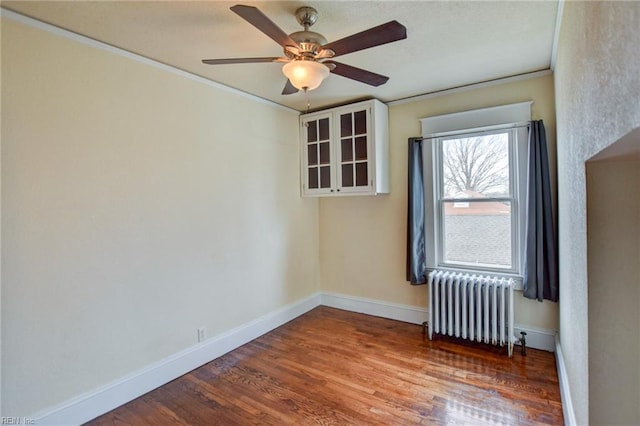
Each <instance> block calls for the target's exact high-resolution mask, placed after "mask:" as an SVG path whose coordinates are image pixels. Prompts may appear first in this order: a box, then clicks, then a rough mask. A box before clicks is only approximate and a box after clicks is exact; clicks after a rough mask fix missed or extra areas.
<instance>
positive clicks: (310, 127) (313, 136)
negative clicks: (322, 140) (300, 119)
mask: <svg viewBox="0 0 640 426" xmlns="http://www.w3.org/2000/svg"><path fill="white" fill-rule="evenodd" d="M317 140H318V125H317V124H316V122H315V121H309V122H308V123H307V142H315V141H317Z"/></svg>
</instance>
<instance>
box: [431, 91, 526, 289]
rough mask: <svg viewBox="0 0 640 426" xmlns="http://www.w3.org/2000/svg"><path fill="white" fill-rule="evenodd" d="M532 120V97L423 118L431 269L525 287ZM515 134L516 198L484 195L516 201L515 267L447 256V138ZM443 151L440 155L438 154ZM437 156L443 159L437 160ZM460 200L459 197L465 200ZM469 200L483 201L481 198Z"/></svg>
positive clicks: (512, 139)
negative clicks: (511, 281)
mask: <svg viewBox="0 0 640 426" xmlns="http://www.w3.org/2000/svg"><path fill="white" fill-rule="evenodd" d="M530 119H531V102H523V103H518V104H511V105H504V106H499V107H493V108H485V109H482V110H473V111H465V112H462V113H454V114H447V115H443V116H435V117H427V118H423V119H422V120H421V124H422V136H423V138H424V142H423V143H424V144H425V145H424V149H423V164H424V170H425V174H424V184H425V185H424V187H425V237H426V249H427V256H426V258H427V259H426V260H427V262H426V263H427V265H426V267H427V270H428V271H431V270H433V269H444V270H448V271H456V272H465V273H471V274H473V273H475V274H490V275H497V276H504V277H511V278H514V280H515V281H516V286H517V287H521V285H522V275H523V267H524V244H525V227H526V192H527V187H526V182H527V158H526V157H527V140H528V131H527V128H526V126H527V125H528V123H529V121H530ZM505 132H507V133H509V142H508V146H509V186H510V191H509V192H510V197H495V198H489V199H486V198H483V199H482V201H480V202H488V201H496V200H503V199H508V200H509V201H511V214H510V216H511V220H510V223H511V268H500V267H491V266H484V265H482V266H480V265H464V264H461V263H451V262H445V261H444V254H445V253H444V250H445V244H444V243H445V242H444V235H443V232H445V231H444V226H443V225H444V223H443V221H444V214H443V211H442V210H443V209H444V203H446V202H453V201H454V199H450V198H444V197H442V196H441V194H440V191H444V186H443V182H442V179H443V161H442V141H443V140H446V139H453V138H457V137H459V138H464V137H472V136H478V135H489V134H495V133H505ZM438 156H439V158H438ZM434 159H437V160H438V161H437V162H434ZM459 200H460V199H458V201H459ZM464 201H465V202H466V201H469V202H474V201H478V199H476V198H470V199H464Z"/></svg>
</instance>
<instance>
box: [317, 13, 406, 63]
mask: <svg viewBox="0 0 640 426" xmlns="http://www.w3.org/2000/svg"><path fill="white" fill-rule="evenodd" d="M405 38H407V29H406V28H405V26H404V25H402V24H400V23H399V22H398V21H390V22H387V23H386V24H382V25H378V26H377V27H373V28H369V29H368V30H364V31H362V32H359V33H357V34H353V35H351V36H349V37H345V38H342V39H340V40H337V41H334V42H331V43H329V44H325V45H324V46H322V48H323V49H331V50H333V51H334V52H335V53H336V54H335V55H334V57H335V56H340V55H345V54H347V53H351V52H357V51H358V50H363V49H368V48H370V47H375V46H380V45H381V44H386V43H391V42H394V41H398V40H402V39H405Z"/></svg>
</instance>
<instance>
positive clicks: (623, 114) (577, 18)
mask: <svg viewBox="0 0 640 426" xmlns="http://www.w3.org/2000/svg"><path fill="white" fill-rule="evenodd" d="M638 22H640V2H566V3H565V4H564V15H563V20H562V27H561V32H560V39H559V44H558V59H557V65H556V70H555V74H554V77H555V90H556V111H557V121H558V164H560V165H561V167H559V168H558V205H559V210H558V211H559V217H558V226H559V236H560V248H559V255H560V344H561V346H562V352H563V355H564V357H565V363H566V367H567V375H568V378H569V383H570V391H571V395H572V403H573V407H574V411H575V415H576V420H577V423H578V424H581V425H583V424H587V423H588V421H589V411H590V410H589V399H590V398H589V349H588V348H591V349H592V350H593V349H595V348H592V347H591V345H590V344H589V341H588V336H589V331H588V328H587V326H586V325H587V323H588V297H587V296H588V291H587V276H588V275H587V271H588V268H587V233H586V230H587V220H586V211H587V210H586V202H587V201H586V181H585V161H586V160H588V159H589V158H591V157H592V156H593V155H594V154H596V153H598V152H599V151H601V150H602V149H604V148H605V147H607V146H609V145H611V144H612V143H613V142H615V141H617V140H618V139H620V138H621V137H623V136H624V135H626V134H628V133H630V132H631V131H632V130H633V129H635V128H637V127H638V126H640V73H639V72H638V70H640V55H638V46H640V31H638ZM619 190H626V191H632V192H631V193H633V194H635V195H637V186H636V187H635V188H633V189H632V187H628V188H624V189H623V188H620V189H619ZM627 261H628V262H636V263H637V262H638V259H633V258H632V257H629V258H627ZM612 362H615V361H612ZM620 391H621V392H622V391H624V390H622V389H621V390H620Z"/></svg>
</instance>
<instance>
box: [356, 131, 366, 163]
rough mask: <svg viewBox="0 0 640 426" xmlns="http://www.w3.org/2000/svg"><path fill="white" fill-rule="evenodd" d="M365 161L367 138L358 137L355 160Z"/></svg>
mask: <svg viewBox="0 0 640 426" xmlns="http://www.w3.org/2000/svg"><path fill="white" fill-rule="evenodd" d="M366 159H367V137H366V136H360V137H357V138H356V160H366Z"/></svg>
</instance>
